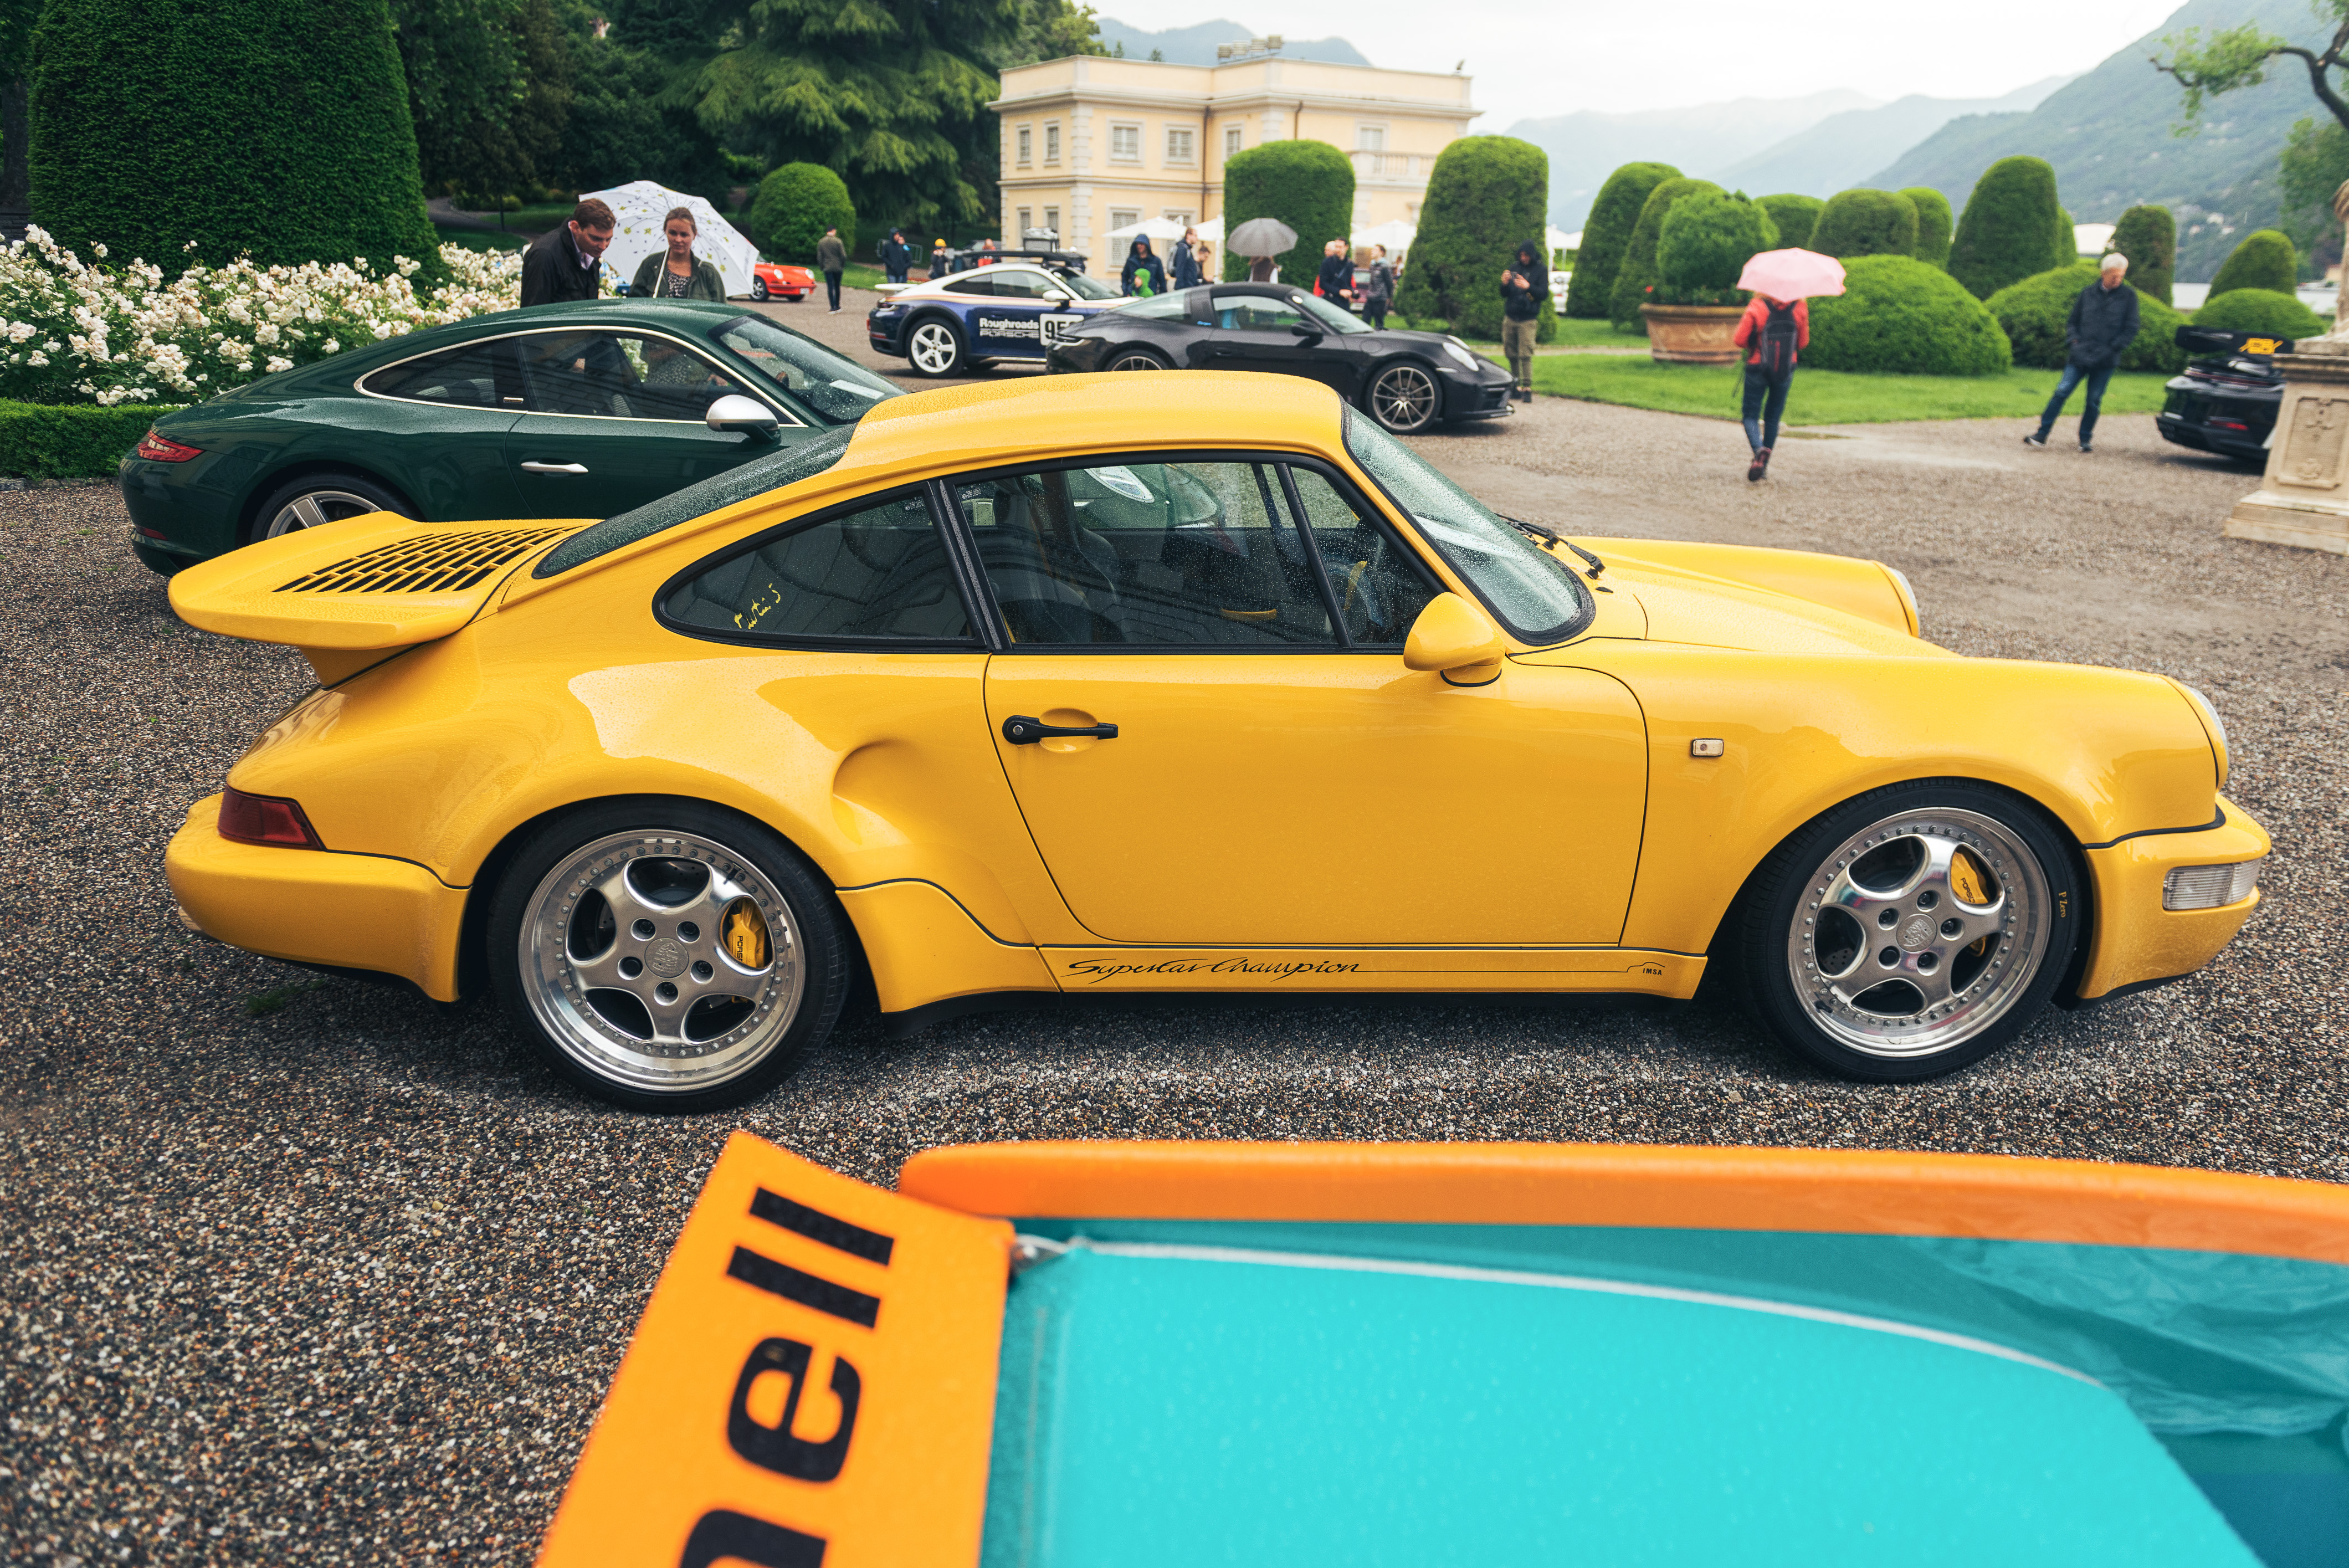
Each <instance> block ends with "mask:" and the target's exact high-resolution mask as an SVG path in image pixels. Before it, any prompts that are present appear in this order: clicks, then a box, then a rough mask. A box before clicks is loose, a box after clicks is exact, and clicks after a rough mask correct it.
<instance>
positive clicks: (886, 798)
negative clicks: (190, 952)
mask: <svg viewBox="0 0 2349 1568" xmlns="http://www.w3.org/2000/svg"><path fill="white" fill-rule="evenodd" d="M1166 385H1167V383H1166V382H1164V381H1163V380H1161V379H1156V378H1153V377H1147V376H1117V375H1101V376H1067V377H1054V378H1052V379H1050V380H1048V381H1042V382H1026V383H1019V384H1013V385H1004V386H977V387H957V388H952V389H941V390H936V391H931V392H926V393H922V394H919V395H916V396H913V397H906V398H900V399H895V400H890V401H887V402H885V403H882V404H879V405H877V406H876V407H874V409H873V410H872V411H870V412H869V413H867V414H866V415H865V416H864V419H863V420H862V421H859V422H858V423H857V424H855V425H854V426H852V427H847V428H843V429H842V430H840V431H834V432H833V433H832V434H830V435H827V436H825V437H823V438H822V439H821V440H818V441H811V442H807V443H803V444H802V445H800V446H797V447H795V448H792V450H790V451H778V452H775V453H773V454H771V455H770V456H768V457H765V458H761V459H757V460H754V461H752V462H749V463H746V464H743V465H741V466H740V467H737V468H735V469H732V470H730V472H727V473H725V474H722V475H719V476H718V477H716V478H713V479H709V480H707V481H704V482H703V483H698V484H695V485H693V486H691V487H689V488H687V489H685V490H681V491H678V493H675V494H672V495H670V496H667V497H666V498H665V499H662V500H659V501H657V502H654V503H652V504H649V505H645V506H640V507H637V508H636V509H635V510H633V511H628V512H623V513H621V514H618V515H616V516H614V517H611V518H608V519H605V521H603V522H600V523H588V522H584V521H583V522H578V523H568V524H561V523H558V524H549V523H544V522H531V523H517V524H511V525H506V526H498V525H481V524H474V525H467V526H465V527H463V528H461V529H452V528H450V527H447V526H437V527H436V526H434V525H432V524H424V523H417V522H411V521H409V520H408V519H405V518H400V517H395V516H391V515H388V514H375V515H371V516H366V517H358V518H353V519H351V520H349V521H347V522H341V523H336V524H330V525H328V526H326V527H323V528H313V529H308V530H305V531H303V532H301V533H298V534H294V535H287V536H285V537H284V538H279V539H273V540H269V541H267V542H265V543H263V544H259V545H254V546H252V547H250V548H247V549H243V550H239V551H236V552H234V553H233V554H230V555H227V556H221V557H219V558H217V559H215V560H212V561H209V562H205V563H203V564H202V565H199V566H191V567H190V568H188V569H187V570H185V571H183V572H181V574H180V575H179V576H175V577H174V578H172V579H171V601H172V604H173V606H174V607H176V608H177V609H178V611H179V613H180V614H181V616H182V617H183V618H185V619H187V620H188V621H189V622H190V623H191V624H192V625H195V626H197V627H201V628H205V629H208V630H212V631H215V632H221V633H224V634H227V635H229V636H233V637H242V638H248V639H254V640H257V641H264V642H276V643H285V644H289V645H292V646H294V647H296V648H298V649H302V651H303V652H304V653H305V655H306V656H307V657H308V658H309V659H310V662H311V663H312V665H313V666H314V667H315V668H316V670H317V675H318V690H317V691H315V692H314V693H312V694H311V695H310V696H309V697H307V698H306V699H305V700H304V701H301V702H300V703H298V704H296V705H295V707H294V708H293V709H292V710H291V711H288V712H287V713H286V714H285V716H284V717H283V718H281V719H280V720H278V722H276V723H275V724H274V725H273V726H271V728H270V729H269V731H268V732H267V733H266V734H264V736H263V737H262V738H261V739H260V740H259V741H258V742H256V743H255V744H254V747H253V749H252V750H251V751H249V752H247V753H245V755H244V756H243V758H242V759H240V760H239V761H238V763H236V765H235V767H234V768H233V769H232V770H231V772H230V774H229V777H228V781H227V783H228V787H227V789H226V791H225V792H224V793H223V794H218V795H213V796H211V797H208V798H206V799H204V800H202V801H199V802H197V803H196V805H194V806H193V807H192V808H191V810H190V812H189V815H188V820H187V823H186V826H184V827H183V828H181V831H180V833H179V834H178V836H176V837H174V838H173V840H172V842H171V850H170V853H169V857H168V868H169V873H170V877H171V887H172V890H173V892H174V894H175V895H176V897H177V898H178V900H179V902H180V905H181V910H182V913H183V915H184V917H185V918H186V919H187V920H188V921H189V922H190V923H191V925H193V926H194V927H196V928H197V929H201V930H202V931H204V932H206V933H208V934H210V935H212V936H214V937H217V938H219V939H220V940H223V941H227V942H231V943H233V944H235V945H237V946H239V947H243V948H247V949H251V950H254V951H256V952H262V953H266V954H270V955H272V956H274V957H278V958H283V959H287V960H291V961H295V962H298V963H304V964H310V965H315V966H321V967H327V968H333V969H340V970H357V971H373V972H376V973H378V974H385V975H390V976H394V977H397V978H399V979H402V980H405V981H410V982H412V983H413V984H414V985H416V986H417V987H418V988H419V989H420V990H421V991H422V992H424V993H425V994H426V995H428V996H430V997H433V998H436V999H439V1000H441V1001H454V1000H457V999H459V998H460V997H462V996H465V995H469V994H472V993H475V992H482V991H490V992H495V993H496V994H497V996H498V997H499V999H500V1001H501V1002H502V1003H503V1005H504V1007H505V1008H506V1010H507V1011H508V1012H509V1013H510V1014H511V1015H512V1018H513V1020H514V1023H515V1024H516V1025H517V1026H518V1027H519V1028H521V1029H522V1030H523V1031H524V1032H526V1033H529V1034H530V1035H532V1036H533V1038H534V1039H535V1040H536V1041H537V1042H538V1044H540V1045H541V1046H542V1047H543V1052H544V1054H545V1056H546V1059H547V1060H548V1061H549V1062H550V1063H552V1064H554V1066H555V1067H556V1068H557V1069H558V1070H559V1071H561V1072H562V1073H564V1075H567V1076H569V1077H570V1078H571V1079H572V1080H574V1082H576V1083H577V1084H579V1085H582V1086H583V1087H585V1088H586V1089H588V1090H590V1091H592V1092H594V1093H596V1094H599V1095H602V1096H605V1097H607V1098H610V1099H613V1100H616V1101H618V1102H620V1103H623V1104H626V1105H630V1106H639V1107H645V1108H675V1109H699V1108H706V1107H709V1106H720V1105H725V1104H730V1103H734V1102H738V1101H740V1100H742V1099H745V1098H748V1097H750V1096H754V1095H757V1094H760V1093H761V1092H763V1091H764V1090H765V1089H767V1088H768V1087H769V1086H771V1085H773V1084H774V1083H775V1082H776V1081H777V1080H778V1079H779V1078H780V1077H781V1075H783V1073H784V1072H785V1071H786V1070H787V1069H788V1067H789V1066H790V1064H791V1062H792V1058H793V1057H794V1055H795V1054H797V1053H799V1052H800V1051H802V1050H803V1049H804V1048H806V1047H807V1046H808V1045H809V1044H811V1043H812V1042H815V1041H818V1040H821V1039H822V1038H823V1036H824V1035H825V1034H826V1033H827V1032H828V1031H830V1030H831V1029H832V1028H833V1024H834V1023H835V1021H836V1020H837V1018H838V1016H839V1013H840V1010H841V1005H842V1002H843V997H844V995H845V994H846V992H848V990H849V989H850V986H851V984H852V982H853V981H854V978H855V976H856V972H857V971H858V969H859V967H860V966H863V967H864V969H865V970H867V971H869V972H870V974H871V977H872V981H873V984H874V989H875V991H876V992H877V993H878V996H879V1001H880V1006H881V1008H882V1010H883V1012H884V1013H885V1015H886V1016H887V1019H888V1021H889V1022H890V1023H892V1024H894V1025H895V1026H896V1027H898V1028H900V1029H901V1030H902V1029H907V1028H912V1027H916V1026H918V1025H920V1024H921V1023H924V1022H926V1021H929V1020H932V1019H935V1018H937V1017H941V1016H945V1015H948V1014H950V1013H952V1012H957V1011H966V1010H970V1009H974V1008H978V1007H983V1006H989V1005H997V1004H999V1003H1000V1002H1003V1001H1004V1000H1005V999H1006V998H1010V999H1013V1000H1018V999H1019V998H1020V997H1021V995H1022V993H1027V994H1029V995H1031V996H1032V995H1033V994H1035V993H1045V994H1052V993H1100V992H1164V993H1168V994H1174V995H1183V994H1193V993H1202V992H1223V993H1232V992H1239V993H1264V992H1418V993H1429V994H1440V993H1453V994H1458V993H1516V994H1526V993H1562V992H1644V993H1647V994H1651V995H1656V996H1662V997H1673V998H1686V997H1689V996H1691V995H1692V994H1693V993H1694V992H1695V990H1696V988H1697V984H1698V981H1700V979H1702V977H1703V975H1704V974H1705V973H1706V971H1707V970H1708V969H1709V968H1712V967H1716V966H1717V967H1718V968H1719V969H1721V970H1722V971H1723V978H1725V979H1727V980H1729V981H1733V983H1734V985H1735V986H1736V987H1737V989H1738V990H1739V991H1740V992H1742V993H1743V994H1744V996H1745V997H1746V999H1747V1000H1748V1002H1749V1003H1750V1005H1751V1006H1752V1008H1753V1010H1754V1015H1755V1016H1756V1017H1757V1018H1758V1019H1759V1020H1760V1021H1761V1022H1762V1023H1764V1025H1765V1026H1766V1027H1767V1028H1768V1029H1769V1030H1770V1031H1771V1032H1772V1033H1775V1035H1776V1036H1777V1037H1778V1038H1780V1039H1781V1040H1783V1041H1784V1042H1785V1044H1788V1045H1789V1046H1791V1047H1793V1048H1794V1049H1795V1050H1797V1051H1799V1052H1801V1053H1803V1054H1805V1055H1806V1056H1808V1057H1809V1058H1811V1059H1812V1060H1814V1061H1816V1062H1817V1063H1819V1064H1823V1065H1825V1066H1826V1067H1828V1068H1830V1069H1832V1070H1834V1071H1836V1072H1839V1073H1843V1074H1846V1075H1851V1076H1854V1077H1859V1078H1868V1079H1875V1080H1879V1081H1906V1080H1913V1079H1919V1078H1924V1077H1929V1076H1932V1075H1937V1074H1941V1073H1946V1072H1949V1071H1951V1070H1952V1069H1954V1068H1957V1067H1960V1066H1962V1065H1964V1064H1968V1063H1971V1062H1973V1061H1976V1060H1978V1059H1980V1058H1981V1057H1982V1056H1983V1055H1984V1054H1987V1053H1989V1052H1991V1051H1992V1050H1994V1049H1996V1048H1997V1047H1998V1046H1999V1045H2001V1044H2003V1043H2004V1042H2006V1041H2008V1040H2011V1039H2013V1037H2014V1036H2015V1035H2016V1034H2018V1033H2021V1032H2022V1031H2023V1030H2024V1029H2025V1028H2027V1027H2029V1026H2030V1024H2031V1023H2032V1021H2033V1018H2034V1017H2035V1016H2036V1015H2038V1014H2039V1013H2040V1012H2042V1011H2043V1010H2044V1008H2045V1007H2046V1006H2047V1005H2048V1003H2050V1002H2056V1003H2058V1004H2061V1005H2078V1004H2080V1003H2082V1002H2092V1001H2095V1000H2097V999H2101V998H2106V997H2111V996H2115V995H2117V994H2120V993H2122V992H2127V991H2131V990H2134V989H2137V988H2141V987H2144V986H2147V985H2151V984H2156V983H2158V982H2160V981H2164V980H2168V979H2171V978H2174V977H2177V976H2179V975H2183V974H2186V973H2189V972H2190V971H2193V970H2195V969H2196V968H2198V967H2199V966H2200V965H2201V964H2203V963H2205V962H2206V961H2209V959H2210V957H2211V956H2212V955H2213V954H2214V953H2216V952H2217V951H2218V950H2220V948H2221V947H2223V946H2225V945H2226V943H2227V942H2228V941H2229V940H2230V939H2231V938H2232V937H2233V936H2234V934H2235V932H2236V930H2237V929H2239V928H2240V926H2241V925H2242V923H2243V921H2244V919H2245V918H2246V917H2248V916H2249V915H2250V913H2251V909H2253V908H2254V906H2255V905H2256V903H2257V901H2258V898H2259V894H2258V891H2257V883H2258V878H2259V872H2260V867H2261V861H2262V860H2263V858H2264V857H2265V856H2266V854H2267V852H2268V838H2267V836H2266V834H2265V833H2263V832H2262V831H2261V828H2260V827H2259V826H2258V825H2257V824H2255V823H2253V822H2252V821H2251V819H2250V818H2249V817H2247V816H2246V815H2243V813H2242V812H2241V811H2240V809H2238V808H2237V807H2236V806H2234V805H2232V804H2231V803H2230V802H2228V801H2227V800H2226V799H2225V798H2224V797H2223V796H2221V795H2220V794H2219V791H2220V787H2221V786H2222V785H2223V784H2225V782H2226V774H2227V743H2226V735H2225V732H2224V730H2223V729H2222V728H2221V727H2220V722H2219V718H2218V715H2217V714H2216V713H2215V712H2214V711H2212V710H2211V708H2210V705H2209V702H2207V701H2204V700H2203V699H2202V698H2201V697H2200V696H2199V694H2197V693H2195V692H2194V691H2191V690H2190V689H2189V688H2187V687H2184V686H2181V685H2179V684H2178V683H2177V682H2176V681H2173V680H2168V679H2166V678H2163V677H2160V676H2156V675H2144V674H2136V673H2131V672H2129V671H2126V670H2104V669H2087V668H2076V667H2072V666H2063V665H2049V664H2033V663H2023V662H2017V661H2009V660H2000V659H1961V658H1958V657H1956V656H1954V655H1952V654H1951V653H1949V652H1948V651H1946V650H1944V649H1940V648H1936V647H1934V646H1933V645H1932V644H1930V643H1928V642H1924V641H1921V640H1920V639H1919V638H1918V635H1917V632H1918V623H1917V609H1916V605H1915V602H1914V599H1913V597H1912V596H1911V595H1910V593H1909V588H1908V586H1907V584H1906V582H1905V581H1904V580H1903V579H1902V578H1901V577H1900V576H1899V574H1898V573H1897V572H1894V571H1892V570H1890V569H1889V568H1888V567H1885V566H1880V565H1878V564H1876V563H1874V562H1869V561H1859V560H1850V559H1845V558H1841V557H1836V556H1818V555H1808V554H1803V553H1798V552H1791V551H1782V550H1764V549H1748V548H1732V547H1726V546H1714V545H1689V544H1673V543H1664V542H1659V541H1649V540H1609V539H1600V538H1596V537H1588V538H1578V539H1567V538H1561V537H1559V536H1557V535H1554V534H1552V533H1550V532H1549V531H1548V530H1547V529H1545V528H1542V527H1539V526H1536V525H1532V524H1521V523H1512V522H1510V521H1509V520H1507V519H1504V518H1501V517H1499V516H1496V515H1495V514H1493V513H1492V512H1491V511H1489V510H1487V509H1486V508H1485V506H1483V505H1482V504H1479V503H1478V502H1477V501H1476V500H1475V498H1474V497H1472V496H1470V495H1468V494H1467V493H1464V491H1462V490H1461V489H1460V488H1459V487H1458V486H1457V485H1455V484H1454V483H1451V482H1450V481H1449V480H1447V479H1445V478H1444V476H1443V475H1441V474H1439V473H1438V472H1435V471H1434V470H1433V469H1432V468H1430V467H1429V466H1428V465H1427V463H1426V462H1423V461H1422V460H1421V459H1420V458H1418V457H1416V456H1414V455H1413V453H1412V452H1411V451H1410V450H1409V449H1408V448H1407V447H1405V446H1404V445H1403V444H1402V442H1401V441H1398V440H1396V439H1395V438H1394V437H1392V436H1391V435H1388V434H1387V433H1386V432H1384V431H1381V430H1380V429H1379V428H1378V427H1377V426H1376V425H1375V424H1374V423H1372V422H1371V421H1368V420H1366V419H1364V418H1362V417H1361V416H1360V415H1359V414H1357V413H1355V412H1354V411H1352V410H1349V409H1348V408H1347V407H1346V406H1345V405H1344V404H1342V403H1341V402H1340V400H1338V399H1337V398H1336V397H1335V396H1334V395H1333V394H1332V393H1331V392H1330V390H1329V389H1327V388H1322V387H1319V386H1316V385H1314V384H1312V383H1309V382H1303V381H1298V380H1294V379H1289V378H1286V377H1278V376H1246V375H1228V376H1220V375H1212V374H1209V373H1206V372H1202V373H1199V374H1197V375H1195V376H1192V377H1190V378H1187V379H1185V382H1184V387H1183V390H1184V396H1183V397H1182V398H1181V399H1180V400H1171V399H1170V398H1169V397H1168V395H1167V393H1166V390H1165V388H1166Z"/></svg>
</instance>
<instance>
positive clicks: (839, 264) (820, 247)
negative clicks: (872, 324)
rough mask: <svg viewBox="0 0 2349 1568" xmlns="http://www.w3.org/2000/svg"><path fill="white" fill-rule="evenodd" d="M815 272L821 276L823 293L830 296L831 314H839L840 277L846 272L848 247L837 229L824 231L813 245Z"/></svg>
mask: <svg viewBox="0 0 2349 1568" xmlns="http://www.w3.org/2000/svg"><path fill="white" fill-rule="evenodd" d="M815 270H816V271H818V272H820V273H822V274H823V288H824V292H825V293H826V294H828V295H830V296H832V314H833V315H834V316H837V315H839V314H840V275H841V274H842V273H844V272H846V271H847V270H848V247H847V246H846V245H844V244H841V243H840V231H839V230H838V229H826V230H824V232H823V238H822V239H820V240H818V241H816V243H815Z"/></svg>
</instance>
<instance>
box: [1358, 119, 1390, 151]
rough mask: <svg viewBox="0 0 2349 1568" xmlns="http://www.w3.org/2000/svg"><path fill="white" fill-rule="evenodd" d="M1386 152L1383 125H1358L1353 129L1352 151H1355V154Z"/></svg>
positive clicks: (1385, 132) (1385, 131)
mask: <svg viewBox="0 0 2349 1568" xmlns="http://www.w3.org/2000/svg"><path fill="white" fill-rule="evenodd" d="M1386 150H1387V128H1386V127H1385V126H1383V125H1358V126H1356V127H1354V151H1357V152H1384V151H1386Z"/></svg>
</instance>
